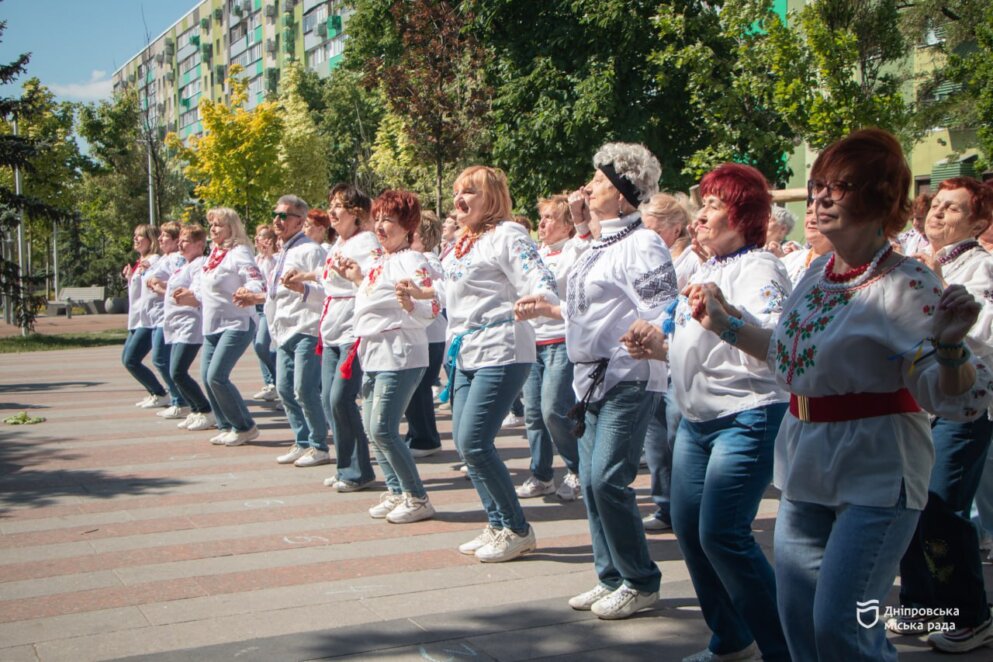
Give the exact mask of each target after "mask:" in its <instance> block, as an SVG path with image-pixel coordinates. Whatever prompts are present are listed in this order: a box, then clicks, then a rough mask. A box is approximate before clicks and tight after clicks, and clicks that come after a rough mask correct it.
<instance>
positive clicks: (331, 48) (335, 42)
mask: <svg viewBox="0 0 993 662" xmlns="http://www.w3.org/2000/svg"><path fill="white" fill-rule="evenodd" d="M344 52H345V35H338V36H337V37H335V38H334V39H332V40H331V41H329V42H328V59H330V58H333V57H335V56H336V55H341V54H342V53H344Z"/></svg>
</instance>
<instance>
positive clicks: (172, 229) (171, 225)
mask: <svg viewBox="0 0 993 662" xmlns="http://www.w3.org/2000/svg"><path fill="white" fill-rule="evenodd" d="M182 229H183V228H182V226H181V225H180V224H179V223H177V222H176V221H166V222H165V223H163V224H162V225H160V226H159V232H160V233H161V232H165V233H166V234H167V235H169V236H170V237H172V238H173V239H179V232H180V230H182Z"/></svg>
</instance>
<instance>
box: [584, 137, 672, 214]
mask: <svg viewBox="0 0 993 662" xmlns="http://www.w3.org/2000/svg"><path fill="white" fill-rule="evenodd" d="M607 164H611V165H613V166H614V171H615V172H616V173H617V174H618V175H620V176H621V177H624V178H625V179H627V180H628V181H629V182H631V183H632V184H634V187H635V189H636V190H637V191H638V198H639V201H640V202H642V203H645V202H648V201H649V199H651V197H652V196H653V195H655V194H656V193H658V192H659V178H660V177H661V176H662V165H661V164H660V163H659V160H658V159H657V158H655V155H654V154H652V153H651V152H650V151H648V148H647V147H645V146H644V145H639V144H637V143H607V144H606V145H604V146H603V147H601V148H600V149H599V150H597V153H596V154H594V155H593V167H595V168H598V169H599V168H600V167H601V166H604V165H607Z"/></svg>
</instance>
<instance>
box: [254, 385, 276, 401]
mask: <svg viewBox="0 0 993 662" xmlns="http://www.w3.org/2000/svg"><path fill="white" fill-rule="evenodd" d="M278 397H279V394H278V393H276V385H275V384H266V385H265V386H263V387H262V390H261V391H259V392H258V393H256V394H255V395H253V396H252V399H253V400H265V401H266V402H272V401H273V400H275V399H276V398H278Z"/></svg>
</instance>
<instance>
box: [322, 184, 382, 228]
mask: <svg viewBox="0 0 993 662" xmlns="http://www.w3.org/2000/svg"><path fill="white" fill-rule="evenodd" d="M337 198H340V199H341V204H343V205H344V206H345V209H347V210H348V211H349V213H352V214H354V215H355V216H358V219H359V220H358V222H359V225H361V224H362V223H365V222H366V221H368V220H369V214H370V213H371V212H372V200H371V199H370V198H369V196H368V195H366V194H365V193H363V192H362V191H361V190H359V189H358V188H357V187H355V186H352V185H351V184H335V185H334V186H332V187H331V192H330V193H328V203H329V204H331V203H334V201H335V199H337Z"/></svg>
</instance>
